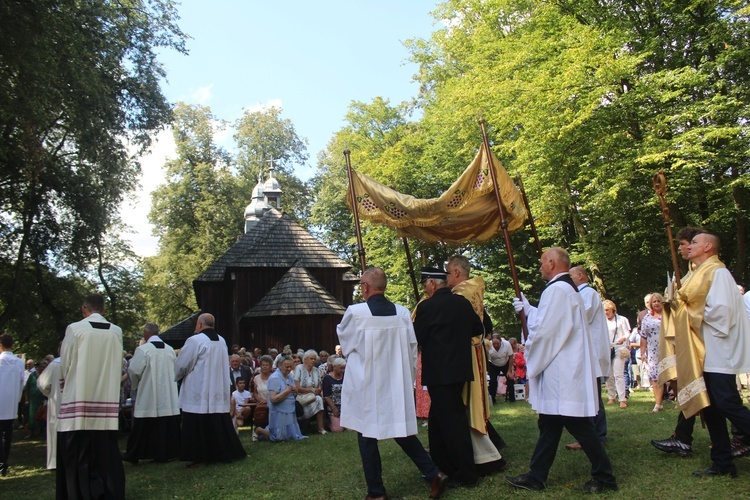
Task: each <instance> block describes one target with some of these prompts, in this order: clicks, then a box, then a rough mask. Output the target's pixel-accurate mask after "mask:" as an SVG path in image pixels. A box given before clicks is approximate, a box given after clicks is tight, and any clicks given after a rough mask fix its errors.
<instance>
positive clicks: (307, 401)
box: [297, 392, 315, 406]
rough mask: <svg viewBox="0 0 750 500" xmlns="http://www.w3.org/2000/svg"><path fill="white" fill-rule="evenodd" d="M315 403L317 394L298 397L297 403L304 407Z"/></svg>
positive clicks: (309, 393)
mask: <svg viewBox="0 0 750 500" xmlns="http://www.w3.org/2000/svg"><path fill="white" fill-rule="evenodd" d="M313 401H315V394H314V393H312V392H308V393H307V394H298V395H297V402H298V403H299V404H301V405H302V406H307V405H309V404H310V403H312V402H313Z"/></svg>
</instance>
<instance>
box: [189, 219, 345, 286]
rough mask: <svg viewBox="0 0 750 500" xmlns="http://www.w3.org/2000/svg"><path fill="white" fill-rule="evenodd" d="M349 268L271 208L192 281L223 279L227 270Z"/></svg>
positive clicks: (303, 230)
mask: <svg viewBox="0 0 750 500" xmlns="http://www.w3.org/2000/svg"><path fill="white" fill-rule="evenodd" d="M295 263H296V265H298V266H301V267H305V268H308V269H311V268H340V269H348V268H351V265H350V264H349V263H348V262H346V261H345V260H343V259H341V258H339V256H338V255H336V253H335V252H333V251H331V250H329V249H328V248H326V247H325V245H323V244H322V243H321V242H320V241H318V240H317V239H315V237H314V236H313V235H311V234H310V233H309V232H308V231H307V230H306V229H304V228H303V227H302V226H300V225H299V224H297V222H296V221H295V220H294V219H292V218H291V217H289V216H288V215H286V214H282V213H281V212H279V211H278V210H276V209H270V210H268V211H267V212H266V213H265V214H263V217H262V218H261V219H260V220H259V221H258V223H257V224H256V225H255V226H254V227H252V228H251V229H250V230H249V231H248V232H247V233H245V234H243V235H242V236H240V238H239V239H238V240H237V242H236V243H235V244H234V245H232V246H231V247H230V248H229V250H227V252H226V253H225V254H224V255H222V256H221V257H219V258H218V259H216V261H214V262H213V264H211V265H210V266H209V267H208V269H206V270H205V271H203V272H202V273H201V275H200V276H198V278H196V280H195V281H197V282H201V281H223V280H224V277H225V275H226V271H227V269H230V268H253V267H281V268H290V267H292V266H294V265H295Z"/></svg>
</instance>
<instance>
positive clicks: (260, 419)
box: [253, 404, 268, 427]
mask: <svg viewBox="0 0 750 500" xmlns="http://www.w3.org/2000/svg"><path fill="white" fill-rule="evenodd" d="M253 425H254V426H255V427H265V426H267V425H268V405H265V404H259V405H258V406H256V407H255V411H254V412H253Z"/></svg>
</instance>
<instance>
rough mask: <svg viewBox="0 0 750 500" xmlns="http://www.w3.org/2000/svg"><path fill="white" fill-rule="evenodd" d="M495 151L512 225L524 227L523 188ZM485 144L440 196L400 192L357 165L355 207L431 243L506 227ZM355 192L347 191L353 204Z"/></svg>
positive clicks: (480, 238)
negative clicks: (503, 222)
mask: <svg viewBox="0 0 750 500" xmlns="http://www.w3.org/2000/svg"><path fill="white" fill-rule="evenodd" d="M490 154H491V161H492V165H493V167H494V169H495V174H496V177H497V182H498V188H499V189H498V190H499V192H500V197H501V199H502V204H503V207H504V208H505V212H506V222H507V224H508V231H509V232H511V233H513V232H515V231H518V230H520V229H522V228H523V226H524V222H525V221H526V216H527V213H526V208H525V206H524V203H523V199H522V197H521V193H520V192H519V191H518V189H517V188H516V186H515V184H514V183H513V181H512V180H511V178H510V176H509V175H508V172H506V171H505V168H504V167H503V166H502V164H501V163H500V161H499V160H498V159H497V158H496V157H495V155H494V154H492V153H490ZM489 168H490V163H489V161H488V159H487V153H486V150H485V148H484V147H480V148H479V152H478V153H477V155H476V156H475V157H474V160H472V162H471V164H469V166H468V167H467V168H466V170H464V172H463V173H462V174H461V176H460V177H459V178H458V179H457V180H456V181H455V182H454V183H453V184H452V185H451V186H450V187H449V188H448V189H447V190H446V191H445V192H444V193H443V194H442V195H440V197H438V198H429V199H424V198H415V197H414V196H411V195H408V194H403V193H399V192H398V191H396V190H394V189H391V188H390V187H388V186H385V185H384V184H381V183H380V182H378V181H376V180H374V179H372V178H371V177H368V176H367V175H364V174H361V173H358V172H355V171H352V184H353V186H354V193H355V196H356V208H357V211H358V214H359V216H360V217H361V218H363V219H366V220H369V221H372V222H375V223H380V224H385V225H387V226H389V227H391V228H393V229H395V230H396V231H397V232H398V234H399V236H402V237H406V238H415V239H418V240H421V241H424V242H427V243H436V242H444V243H449V244H454V245H459V244H463V243H468V242H484V241H487V240H489V239H491V238H492V237H493V236H495V235H496V234H497V233H499V232H501V231H502V227H501V222H500V221H501V219H500V213H499V209H498V204H497V198H496V197H495V192H494V188H493V185H492V176H491V175H490V171H489ZM350 198H351V197H350V196H347V197H346V204H347V205H348V206H349V209H350V210H353V207H352V205H351V199H350Z"/></svg>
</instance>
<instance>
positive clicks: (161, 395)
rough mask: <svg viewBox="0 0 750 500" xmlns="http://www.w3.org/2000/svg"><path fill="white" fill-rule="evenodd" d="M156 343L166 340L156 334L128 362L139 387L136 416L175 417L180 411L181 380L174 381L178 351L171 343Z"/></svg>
mask: <svg viewBox="0 0 750 500" xmlns="http://www.w3.org/2000/svg"><path fill="white" fill-rule="evenodd" d="M154 342H163V341H162V340H161V339H160V338H159V337H158V336H157V335H153V336H152V337H150V338H149V339H148V342H146V343H145V344H143V345H141V346H138V348H136V350H135V352H134V353H133V358H132V359H131V360H130V364H129V365H128V374H129V375H130V383H131V385H132V389H133V390H136V389H137V390H138V395H137V397H136V398H135V407H134V409H133V415H134V416H135V417H136V418H157V417H171V416H174V415H179V414H180V407H179V403H178V397H177V382H175V380H174V365H175V358H176V356H175V353H174V349H172V347H171V346H169V345H168V344H164V348H163V349H159V348H157V347H156V346H155V345H154Z"/></svg>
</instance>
